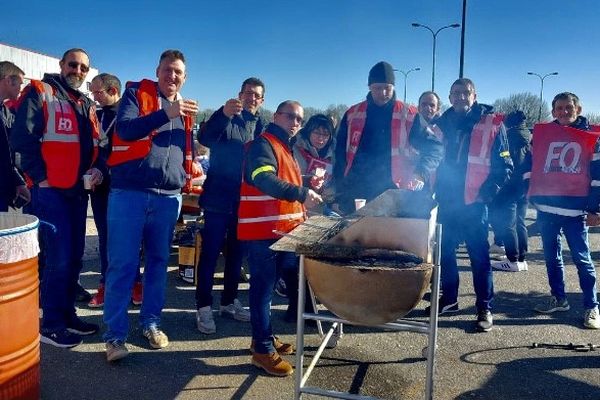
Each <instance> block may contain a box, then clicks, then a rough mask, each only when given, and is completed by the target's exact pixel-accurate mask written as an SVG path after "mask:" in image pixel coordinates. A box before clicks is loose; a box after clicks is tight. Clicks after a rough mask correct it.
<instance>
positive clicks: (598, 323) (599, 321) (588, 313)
mask: <svg viewBox="0 0 600 400" xmlns="http://www.w3.org/2000/svg"><path fill="white" fill-rule="evenodd" d="M583 325H584V326H585V327H586V328H589V329H600V315H599V314H598V307H594V308H590V309H589V310H585V316H584V317H583Z"/></svg>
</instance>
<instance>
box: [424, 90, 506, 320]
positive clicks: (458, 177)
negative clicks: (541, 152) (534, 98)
mask: <svg viewBox="0 0 600 400" xmlns="http://www.w3.org/2000/svg"><path fill="white" fill-rule="evenodd" d="M449 99H450V104H451V105H452V107H451V108H449V109H448V110H446V112H444V113H443V114H442V116H441V117H440V118H439V119H437V120H436V124H437V126H438V127H439V128H440V130H441V133H442V135H443V143H444V147H445V157H444V160H443V161H442V163H441V164H440V167H439V168H438V170H437V177H436V199H437V201H438V202H439V220H440V222H441V223H442V226H443V228H444V229H443V232H442V254H441V267H442V276H441V280H442V291H443V295H442V297H441V298H440V303H439V307H440V308H439V310H440V314H444V313H448V312H456V311H458V300H457V298H458V283H459V277H458V268H457V262H456V247H457V245H458V244H459V243H460V242H461V241H462V240H464V241H465V243H466V245H467V251H468V253H469V258H470V260H471V269H472V272H473V285H474V287H475V296H476V302H475V306H476V308H477V323H476V327H477V330H478V331H480V332H487V331H489V330H491V329H492V325H493V318H492V313H491V303H492V298H493V295H494V288H493V282H492V269H491V266H490V256H489V244H488V241H487V237H488V220H487V204H489V203H490V202H491V201H492V200H493V199H494V197H495V196H496V194H497V193H498V191H499V190H500V188H501V187H502V186H503V185H504V183H505V182H506V181H507V180H508V178H509V176H510V173H511V171H512V163H511V159H510V154H509V152H508V145H507V140H506V132H505V129H504V125H503V124H502V115H498V114H494V113H493V109H492V107H491V106H487V105H485V104H479V103H477V101H476V100H477V94H476V93H475V85H474V84H473V82H472V81H471V80H470V79H466V78H461V79H457V80H456V81H455V82H454V83H453V84H452V86H451V88H450V96H449Z"/></svg>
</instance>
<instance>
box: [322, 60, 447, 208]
mask: <svg viewBox="0 0 600 400" xmlns="http://www.w3.org/2000/svg"><path fill="white" fill-rule="evenodd" d="M368 84H369V94H368V95H367V98H366V100H364V101H362V102H360V103H358V104H355V105H353V106H352V107H350V108H349V109H348V111H346V113H345V114H344V117H343V118H342V122H341V123H340V126H339V129H338V135H337V138H336V140H337V145H336V149H335V157H334V159H335V163H334V166H333V179H334V184H335V192H336V203H335V204H334V205H333V208H334V210H336V211H341V212H342V213H343V214H347V213H351V212H353V211H354V210H355V206H354V199H366V200H367V201H371V200H373V199H374V198H375V197H377V196H379V195H380V194H382V193H383V192H385V191H386V190H388V189H397V188H400V189H408V190H421V189H423V188H424V187H425V183H426V182H428V181H429V178H430V175H431V174H432V173H433V171H435V169H436V167H437V166H438V164H439V162H440V159H441V158H442V152H443V149H442V145H441V143H440V142H439V140H438V139H437V138H436V137H435V136H434V135H433V134H432V133H431V132H430V131H427V130H425V129H419V127H418V126H417V124H415V126H414V129H413V121H414V120H415V116H417V109H416V108H415V107H414V106H409V105H407V104H404V103H403V102H401V101H399V100H396V93H395V90H394V84H395V76H394V69H393V68H392V66H391V65H390V64H389V63H387V62H385V61H381V62H378V63H377V64H375V65H374V66H373V67H372V68H371V70H370V71H369V80H368ZM417 120H418V118H417Z"/></svg>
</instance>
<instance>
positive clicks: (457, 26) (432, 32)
mask: <svg viewBox="0 0 600 400" xmlns="http://www.w3.org/2000/svg"><path fill="white" fill-rule="evenodd" d="M412 26H414V27H415V28H425V29H427V30H428V31H429V32H431V34H432V35H433V57H432V67H431V91H432V92H434V91H435V41H436V38H437V34H438V33H440V31H443V30H444V29H447V28H459V27H460V24H451V25H446V26H442V27H441V28H440V29H438V30H437V31H435V32H434V31H433V29H431V28H430V27H428V26H427V25H423V24H419V23H417V22H413V23H412Z"/></svg>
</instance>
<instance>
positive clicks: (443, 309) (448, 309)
mask: <svg viewBox="0 0 600 400" xmlns="http://www.w3.org/2000/svg"><path fill="white" fill-rule="evenodd" d="M458 310H459V308H458V301H455V302H454V303H448V302H446V301H445V300H444V299H443V298H441V299H440V301H439V303H438V315H444V314H451V313H456V312H458ZM425 312H426V313H427V314H429V313H430V312H431V306H427V307H425Z"/></svg>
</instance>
